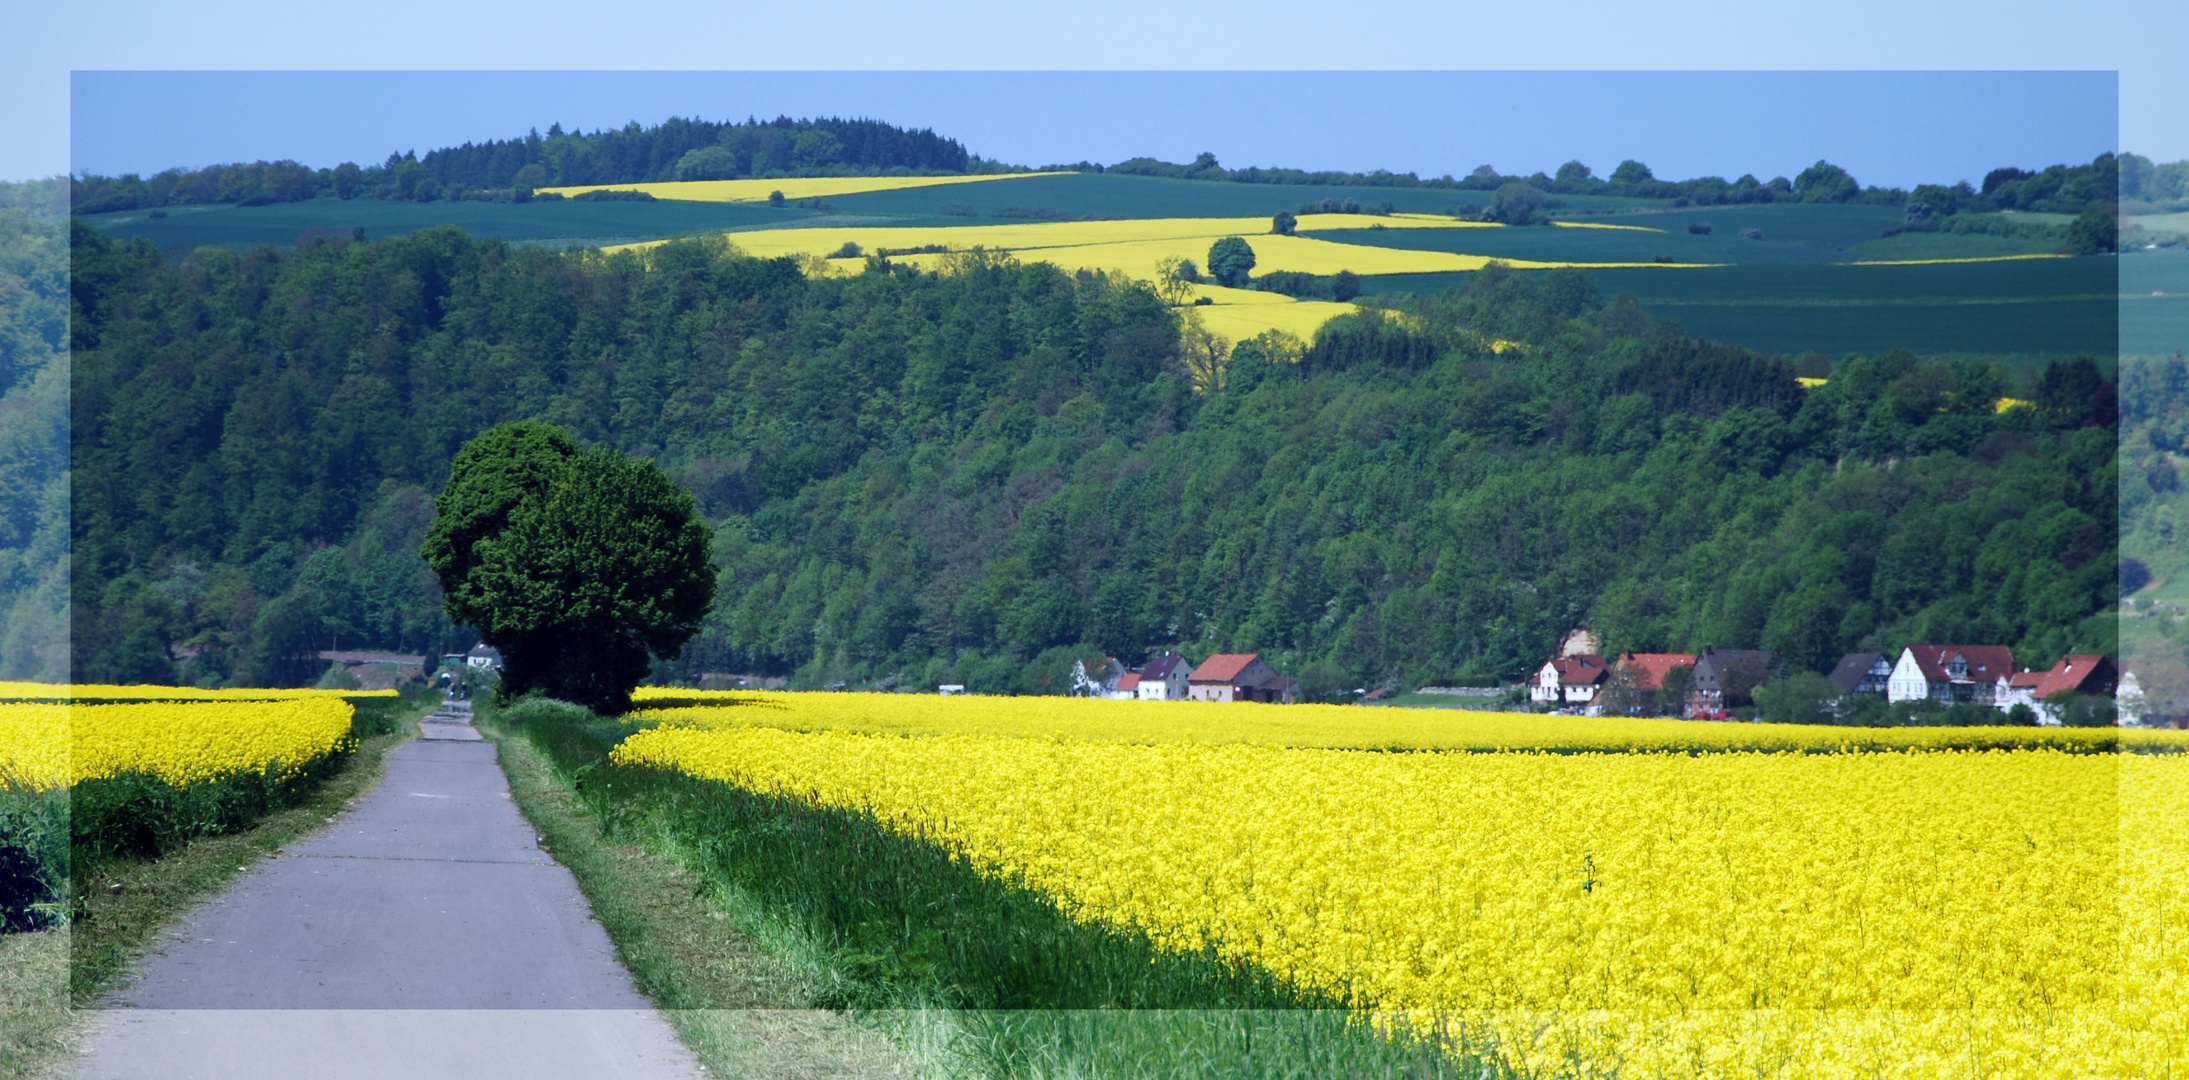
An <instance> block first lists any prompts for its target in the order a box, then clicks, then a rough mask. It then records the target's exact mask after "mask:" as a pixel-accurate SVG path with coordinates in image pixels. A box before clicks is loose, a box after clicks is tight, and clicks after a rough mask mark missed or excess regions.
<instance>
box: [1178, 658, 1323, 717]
mask: <svg viewBox="0 0 2189 1080" xmlns="http://www.w3.org/2000/svg"><path fill="white" fill-rule="evenodd" d="M1299 687H1300V682H1299V680H1298V679H1293V678H1288V677H1286V676H1283V675H1279V674H1277V671H1276V669H1275V668H1272V667H1270V666H1269V665H1268V664H1267V663H1265V662H1263V660H1262V657H1261V654H1260V653H1217V654H1216V655H1215V656H1211V657H1209V658H1208V659H1206V660H1203V661H1202V662H1201V666H1200V667H1197V668H1194V669H1193V672H1192V673H1191V674H1189V675H1187V676H1186V691H1187V694H1188V696H1189V697H1191V698H1192V700H1194V701H1261V702H1269V703H1273V704H1280V705H1289V704H1291V703H1292V702H1294V701H1296V700H1298V698H1299Z"/></svg>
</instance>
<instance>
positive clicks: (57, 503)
mask: <svg viewBox="0 0 2189 1080" xmlns="http://www.w3.org/2000/svg"><path fill="white" fill-rule="evenodd" d="M65 190H66V189H65V188H63V187H62V185H61V184H60V182H59V181H43V182H34V183H30V184H0V206H7V205H9V204H11V203H13V204H15V205H18V206H27V207H34V208H37V209H40V210H43V209H46V208H47V207H49V206H50V205H51V202H52V196H53V194H54V192H56V191H65ZM67 335H68V237H67V233H66V232H65V231H64V230H63V229H62V227H61V224H60V222H59V220H58V219H57V218H56V217H53V216H48V215H42V214H35V213H33V212H31V211H30V210H25V209H0V679H41V680H49V681H50V680H60V679H63V678H66V677H67V676H68V622H67V610H68V354H67V353H66V352H65V351H63V349H64V346H65V345H66V343H67Z"/></svg>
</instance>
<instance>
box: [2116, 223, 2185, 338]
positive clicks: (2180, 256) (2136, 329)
mask: <svg viewBox="0 0 2189 1080" xmlns="http://www.w3.org/2000/svg"><path fill="white" fill-rule="evenodd" d="M2120 263H2121V304H2120V324H2121V352H2122V353H2123V354H2124V355H2128V356H2167V355H2170V354H2172V353H2174V352H2176V351H2180V350H2189V251H2182V250H2180V249H2175V250H2172V251H2138V252H2134V253H2131V254H2128V255H2123V256H2121V260H2120Z"/></svg>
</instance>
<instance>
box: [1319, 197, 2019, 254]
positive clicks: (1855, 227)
mask: <svg viewBox="0 0 2189 1080" xmlns="http://www.w3.org/2000/svg"><path fill="white" fill-rule="evenodd" d="M1900 217H1901V212H1900V211H1899V209H1897V208H1895V207H1889V206H1803V205H1776V204H1774V205H1764V206H1734V207H1725V206H1717V207H1708V208H1695V207H1689V208H1685V209H1681V210H1663V211H1651V212H1648V213H1627V214H1591V215H1586V216H1573V217H1569V218H1567V219H1566V220H1571V221H1577V222H1587V223H1594V224H1604V225H1625V226H1632V227H1634V228H1638V229H1650V230H1656V231H1652V232H1636V231H1632V230H1631V229H1570V228H1550V227H1531V228H1512V229H1450V230H1445V229H1375V228H1371V227H1370V226H1372V225H1373V224H1374V221H1373V219H1367V220H1364V221H1363V222H1362V223H1361V224H1362V227H1361V228H1359V229H1345V230H1337V231H1327V232H1317V233H1312V234H1310V235H1313V236H1317V237H1320V238H1321V239H1325V240H1335V241H1339V242H1341V243H1348V244H1372V245H1375V246H1378V247H1392V248H1406V249H1410V250H1416V251H1453V252H1462V253H1465V254H1469V255H1493V256H1498V257H1501V258H1509V259H1540V260H1545V261H1557V260H1575V261H1597V262H1649V261H1651V260H1654V259H1658V258H1665V259H1669V260H1673V261H1678V262H1706V263H1737V264H1742V265H1774V266H1775V265H1797V264H1810V265H1824V264H1831V263H1844V262H1853V261H1855V260H1857V259H1936V258H1954V259H1967V258H1984V257H1989V256H1995V255H2027V254H2039V253H2043V252H2048V251H2050V250H2052V249H2053V248H2054V247H2057V246H2058V244H2057V243H2055V242H2052V241H2026V240H2007V239H2004V238H2002V237H1996V236H1961V235H1952V234H1943V233H1906V234H1902V235H1899V236H1894V237H1888V238H1880V237H1879V235H1878V234H1879V233H1880V232H1882V231H1883V230H1884V229H1886V228H1887V227H1889V226H1892V225H1895V224H1898V223H1899V222H1900ZM1704 224H1707V225H1709V226H1710V232H1709V233H1707V234H1702V233H1692V232H1689V231H1688V228H1689V226H1690V225H1704ZM1743 229H1756V230H1758V231H1760V232H1761V233H1762V234H1763V237H1762V239H1760V240H1759V239H1751V238H1747V237H1743V236H1741V235H1740V234H1741V230H1743Z"/></svg>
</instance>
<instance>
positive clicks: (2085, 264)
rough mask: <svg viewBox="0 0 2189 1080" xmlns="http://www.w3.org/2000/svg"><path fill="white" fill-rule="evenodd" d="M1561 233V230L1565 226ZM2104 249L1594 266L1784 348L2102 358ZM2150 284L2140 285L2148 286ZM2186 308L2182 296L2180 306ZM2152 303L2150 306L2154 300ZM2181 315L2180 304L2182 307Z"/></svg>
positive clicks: (1377, 285)
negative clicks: (1945, 257) (1928, 261)
mask: <svg viewBox="0 0 2189 1080" xmlns="http://www.w3.org/2000/svg"><path fill="white" fill-rule="evenodd" d="M1562 231H1563V230H1562ZM2127 261H2130V260H2116V259H2113V258H2089V259H2031V260H2022V261H2015V262H1999V263H1946V264H1932V265H1923V266H1818V265H1807V266H1803V265H1779V266H1733V267H1718V268H1707V269H1697V270H1653V269H1635V270H1599V271H1596V272H1595V274H1596V279H1597V283H1598V285H1599V286H1600V287H1601V288H1602V289H1603V291H1604V292H1605V293H1606V294H1607V295H1608V294H1613V293H1620V292H1631V293H1633V294H1634V295H1635V297H1636V298H1637V299H1639V300H1640V301H1641V302H1642V306H1643V307H1645V308H1647V309H1648V310H1649V311H1650V313H1651V314H1653V315H1655V316H1657V317H1658V318H1663V319H1672V320H1674V321H1677V322H1678V323H1679V324H1680V325H1681V326H1682V327H1683V328H1685V329H1686V330H1687V331H1688V332H1690V333H1694V334H1699V335H1702V336H1704V337H1709V338H1714V339H1717V340H1720V341H1730V342H1737V343H1739V344H1743V345H1749V346H1753V347H1755V348H1760V349H1768V350H1771V351H1773V352H1782V353H1809V352H1816V353H1823V354H1824V355H1826V356H1834V357H1837V356H1843V355H1845V354H1847V353H1850V352H1859V353H1865V354H1873V355H1874V354H1876V353H1880V352H1883V351H1885V350H1887V349H1893V348H1905V349H1909V350H1911V351H1914V352H1917V353H1922V354H1942V353H1989V354H2014V355H2021V356H2030V355H2038V356H2048V355H2065V354H2075V353H2089V354H2092V355H2096V356H2103V357H2111V356H2113V355H2115V352H2116V349H2117V348H2118V347H2119V337H2120V328H2119V326H2118V325H2117V313H2118V311H2119V307H2120V301H2119V300H2118V299H2117V297H2118V296H2119V295H2120V293H2121V292H2122V290H2123V286H2122V285H2119V284H2116V275H2117V274H2118V273H2121V271H2120V270H2119V267H2120V266H2121V264H2122V263H2123V262H2127ZM1465 278H1466V275H1464V274H1414V275H1406V276H1404V277H1396V276H1394V277H1383V278H1367V279H1364V282H1363V284H1364V286H1365V289H1366V291H1367V292H1369V293H1395V292H1412V293H1424V292H1438V291H1442V290H1444V289H1447V288H1451V287H1454V286H1456V285H1459V284H1461V283H1463V282H1464V280H1465ZM2147 291H2148V290H2147ZM2185 306H2189V305H2185ZM2154 310H2157V309H2154ZM2184 314H2189V312H2184Z"/></svg>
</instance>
